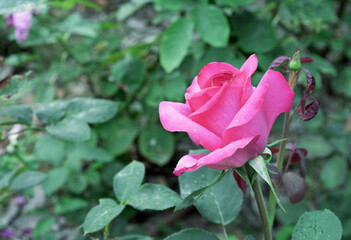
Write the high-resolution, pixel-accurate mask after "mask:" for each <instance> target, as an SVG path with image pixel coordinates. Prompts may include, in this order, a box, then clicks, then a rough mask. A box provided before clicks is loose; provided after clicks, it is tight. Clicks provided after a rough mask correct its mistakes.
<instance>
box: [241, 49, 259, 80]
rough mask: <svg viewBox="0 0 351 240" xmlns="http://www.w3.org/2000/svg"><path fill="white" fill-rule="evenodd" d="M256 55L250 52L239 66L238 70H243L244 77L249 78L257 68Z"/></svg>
mask: <svg viewBox="0 0 351 240" xmlns="http://www.w3.org/2000/svg"><path fill="white" fill-rule="evenodd" d="M257 64H258V61H257V55H256V54H252V55H251V56H250V57H249V58H248V59H247V60H246V61H245V62H244V64H243V65H242V66H241V68H240V72H245V74H246V77H247V78H250V77H251V76H252V74H254V72H255V71H256V69H257Z"/></svg>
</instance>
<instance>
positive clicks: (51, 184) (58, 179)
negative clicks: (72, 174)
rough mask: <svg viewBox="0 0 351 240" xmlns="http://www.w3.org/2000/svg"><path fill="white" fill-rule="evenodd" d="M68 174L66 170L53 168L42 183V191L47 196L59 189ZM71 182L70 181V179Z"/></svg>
mask: <svg viewBox="0 0 351 240" xmlns="http://www.w3.org/2000/svg"><path fill="white" fill-rule="evenodd" d="M67 176H68V172H67V169H66V168H62V167H60V168H55V169H53V170H52V171H50V172H49V173H48V175H47V178H46V179H45V181H44V182H43V189H44V192H45V193H46V194H47V195H51V194H53V193H54V192H56V191H57V190H58V189H59V188H61V187H62V186H63V185H64V184H65V182H66V180H67ZM70 180H71V181H72V179H70Z"/></svg>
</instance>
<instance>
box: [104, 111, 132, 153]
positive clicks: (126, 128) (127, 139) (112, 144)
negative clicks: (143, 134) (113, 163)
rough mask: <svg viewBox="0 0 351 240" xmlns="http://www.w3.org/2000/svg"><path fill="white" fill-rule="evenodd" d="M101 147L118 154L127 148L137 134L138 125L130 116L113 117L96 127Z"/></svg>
mask: <svg viewBox="0 0 351 240" xmlns="http://www.w3.org/2000/svg"><path fill="white" fill-rule="evenodd" d="M97 132H98V135H99V137H101V138H102V140H103V141H102V147H103V148H104V149H106V150H107V151H108V152H109V153H111V154H113V155H115V156H118V155H120V154H122V153H124V152H126V151H128V150H129V148H130V145H131V144H132V143H133V142H134V139H135V138H136V136H137V134H138V125H137V124H136V123H135V122H134V121H133V120H132V119H130V118H114V119H113V120H111V121H109V122H107V123H104V124H101V125H100V126H98V127H97Z"/></svg>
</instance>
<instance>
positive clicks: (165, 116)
mask: <svg viewBox="0 0 351 240" xmlns="http://www.w3.org/2000/svg"><path fill="white" fill-rule="evenodd" d="M159 114H160V120H161V123H162V126H163V127H164V128H165V129H166V130H167V131H170V132H187V133H188V134H189V136H190V138H191V139H192V140H193V141H194V143H195V144H201V145H202V146H203V147H204V148H206V149H208V150H210V151H214V150H215V149H217V148H219V147H220V146H221V144H222V140H221V138H220V137H218V136H217V135H216V134H214V133H213V132H211V131H210V130H208V129H207V128H205V127H203V126H201V125H199V124H197V123H196V122H194V121H192V120H191V119H189V118H188V116H189V115H190V114H191V109H190V107H189V106H188V105H187V104H183V103H174V102H161V103H160V106H159Z"/></svg>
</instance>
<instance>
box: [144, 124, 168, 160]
mask: <svg viewBox="0 0 351 240" xmlns="http://www.w3.org/2000/svg"><path fill="white" fill-rule="evenodd" d="M138 146H139V149H140V152H141V154H142V155H143V156H144V157H146V158H147V159H149V160H150V161H151V162H153V163H155V164H157V165H160V166H163V165H165V164H167V163H168V162H169V161H170V159H171V157H172V155H173V152H174V138H173V135H172V133H169V132H167V131H165V130H164V129H163V128H162V127H161V126H160V125H152V126H149V127H147V128H144V129H143V130H142V132H141V134H140V137H139V141H138Z"/></svg>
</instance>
